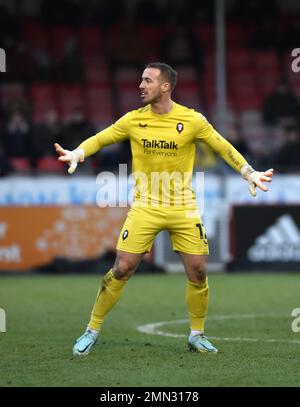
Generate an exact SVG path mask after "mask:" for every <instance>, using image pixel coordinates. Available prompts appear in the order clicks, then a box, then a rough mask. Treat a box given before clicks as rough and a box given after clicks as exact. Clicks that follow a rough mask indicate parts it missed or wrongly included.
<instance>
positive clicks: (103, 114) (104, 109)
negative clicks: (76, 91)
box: [85, 83, 113, 127]
mask: <svg viewBox="0 0 300 407" xmlns="http://www.w3.org/2000/svg"><path fill="white" fill-rule="evenodd" d="M85 100H86V108H87V114H88V117H89V119H90V120H91V121H92V122H93V123H94V125H95V126H97V127H98V126H103V125H104V124H111V123H112V121H113V103H112V94H111V88H110V86H109V85H108V84H107V83H95V84H88V85H87V86H86V88H85Z"/></svg>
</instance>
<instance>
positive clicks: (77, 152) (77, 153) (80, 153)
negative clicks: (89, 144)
mask: <svg viewBox="0 0 300 407" xmlns="http://www.w3.org/2000/svg"><path fill="white" fill-rule="evenodd" d="M73 154H74V155H75V157H76V160H77V162H80V163H82V162H83V161H84V150H83V148H79V147H77V148H76V149H75V150H73Z"/></svg>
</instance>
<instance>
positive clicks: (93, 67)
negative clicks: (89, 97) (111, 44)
mask: <svg viewBox="0 0 300 407" xmlns="http://www.w3.org/2000/svg"><path fill="white" fill-rule="evenodd" d="M82 62H83V69H84V78H85V81H86V82H93V83H96V82H100V83H102V82H104V81H109V80H110V77H109V72H108V68H107V65H106V60H105V59H104V58H103V57H102V56H96V57H89V56H85V57H84V58H83V60H82Z"/></svg>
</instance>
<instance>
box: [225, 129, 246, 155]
mask: <svg viewBox="0 0 300 407" xmlns="http://www.w3.org/2000/svg"><path fill="white" fill-rule="evenodd" d="M226 140H228V141H229V143H231V144H232V145H233V146H234V147H235V148H236V149H237V150H238V152H239V153H241V154H242V155H243V156H244V157H245V158H246V160H249V161H250V158H249V156H250V152H249V148H248V146H247V144H246V142H245V140H244V139H243V136H242V130H241V128H240V126H239V123H238V122H235V123H233V124H232V125H231V126H230V127H229V129H228V130H227V137H226Z"/></svg>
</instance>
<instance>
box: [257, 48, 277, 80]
mask: <svg viewBox="0 0 300 407" xmlns="http://www.w3.org/2000/svg"><path fill="white" fill-rule="evenodd" d="M253 63H254V66H255V69H256V71H257V72H262V73H264V72H266V71H269V72H273V73H278V75H279V72H280V69H279V61H278V57H277V54H276V52H275V51H256V52H254V53H253Z"/></svg>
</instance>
